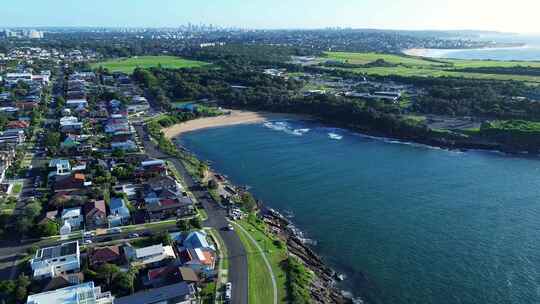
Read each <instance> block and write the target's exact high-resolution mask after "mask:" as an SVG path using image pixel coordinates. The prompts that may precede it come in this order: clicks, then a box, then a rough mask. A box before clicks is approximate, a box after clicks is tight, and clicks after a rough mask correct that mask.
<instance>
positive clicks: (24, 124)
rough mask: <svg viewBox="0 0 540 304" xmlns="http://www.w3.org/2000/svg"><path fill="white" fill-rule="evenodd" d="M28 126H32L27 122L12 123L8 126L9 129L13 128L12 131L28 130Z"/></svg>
mask: <svg viewBox="0 0 540 304" xmlns="http://www.w3.org/2000/svg"><path fill="white" fill-rule="evenodd" d="M28 126H30V124H29V123H28V122H27V121H22V120H16V121H10V122H8V124H7V128H11V129H12V128H18V129H24V128H28Z"/></svg>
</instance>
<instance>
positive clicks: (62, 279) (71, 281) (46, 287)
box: [42, 272, 84, 291]
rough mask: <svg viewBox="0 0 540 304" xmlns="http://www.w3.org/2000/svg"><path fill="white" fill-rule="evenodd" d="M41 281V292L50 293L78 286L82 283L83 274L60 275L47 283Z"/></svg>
mask: <svg viewBox="0 0 540 304" xmlns="http://www.w3.org/2000/svg"><path fill="white" fill-rule="evenodd" d="M43 281H44V284H43V288H42V291H50V290H55V289H60V288H64V287H68V286H73V285H78V284H80V283H82V282H83V281H84V274H83V273H82V272H76V273H62V274H60V275H58V276H56V277H54V278H50V279H49V280H48V281H47V280H43Z"/></svg>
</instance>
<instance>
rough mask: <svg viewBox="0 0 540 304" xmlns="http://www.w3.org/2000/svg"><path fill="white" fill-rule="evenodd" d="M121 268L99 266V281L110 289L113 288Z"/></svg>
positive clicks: (107, 265)
mask: <svg viewBox="0 0 540 304" xmlns="http://www.w3.org/2000/svg"><path fill="white" fill-rule="evenodd" d="M120 272H121V271H120V268H119V267H118V266H116V265H114V264H108V263H105V264H103V265H101V266H99V268H98V270H97V276H98V278H99V279H101V280H103V281H105V284H106V285H107V286H108V287H111V283H112V282H113V279H114V278H115V277H116V276H117V275H118V274H119V273H120Z"/></svg>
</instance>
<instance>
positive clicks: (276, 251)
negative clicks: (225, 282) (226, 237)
mask: <svg viewBox="0 0 540 304" xmlns="http://www.w3.org/2000/svg"><path fill="white" fill-rule="evenodd" d="M236 223H237V224H240V225H241V226H242V227H243V228H244V229H245V230H247V231H248V232H249V233H250V235H251V236H252V237H253V238H254V239H255V240H256V241H257V243H258V244H259V246H260V247H261V248H262V249H263V250H264V251H265V254H266V256H267V258H268V260H269V262H270V265H271V267H272V272H273V273H274V275H275V277H276V284H277V290H278V303H286V288H285V283H286V279H287V278H286V274H285V271H284V270H283V268H282V267H281V266H280V263H281V262H282V261H283V260H285V259H286V258H287V252H286V248H285V245H283V248H279V247H277V246H276V245H275V244H274V243H273V240H272V239H271V238H269V237H268V236H267V235H266V233H263V231H264V224H262V223H261V224H256V223H253V222H252V221H248V220H242V221H238V222H236ZM236 231H237V234H238V236H239V237H240V240H241V241H242V243H243V244H244V248H245V250H246V253H247V255H248V280H249V283H248V286H249V291H248V294H249V303H262V304H265V303H268V304H272V303H273V297H274V296H273V291H272V281H271V278H270V274H269V273H268V271H266V264H265V263H264V260H263V258H262V257H261V253H260V252H259V250H258V249H257V247H256V246H255V245H254V244H253V242H251V240H250V239H249V238H248V237H247V236H246V235H245V233H244V232H242V231H241V230H240V229H236Z"/></svg>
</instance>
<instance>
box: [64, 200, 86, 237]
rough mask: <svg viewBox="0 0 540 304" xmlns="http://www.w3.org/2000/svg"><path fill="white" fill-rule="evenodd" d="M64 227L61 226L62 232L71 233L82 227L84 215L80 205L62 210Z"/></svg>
mask: <svg viewBox="0 0 540 304" xmlns="http://www.w3.org/2000/svg"><path fill="white" fill-rule="evenodd" d="M60 218H61V220H62V227H60V234H62V235H65V234H70V233H71V232H72V231H74V230H78V229H80V228H81V224H82V221H83V216H82V213H81V208H80V207H75V208H67V209H64V210H63V211H62V216H61V217H60Z"/></svg>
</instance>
